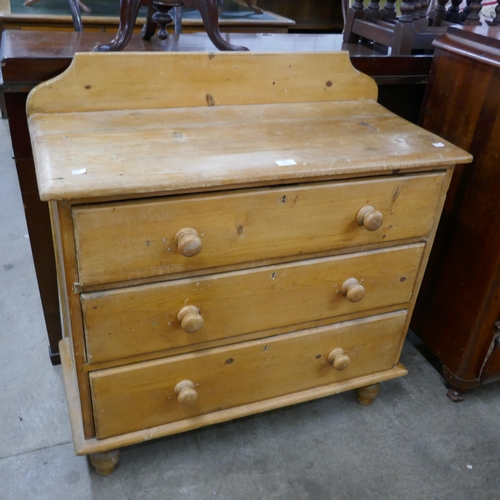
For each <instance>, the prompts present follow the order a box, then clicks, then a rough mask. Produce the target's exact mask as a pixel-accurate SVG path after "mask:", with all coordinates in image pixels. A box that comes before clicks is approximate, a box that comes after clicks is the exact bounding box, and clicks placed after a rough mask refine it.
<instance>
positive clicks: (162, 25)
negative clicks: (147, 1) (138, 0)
mask: <svg viewBox="0 0 500 500" xmlns="http://www.w3.org/2000/svg"><path fill="white" fill-rule="evenodd" d="M151 4H152V6H153V8H154V9H155V10H156V12H155V13H154V14H153V21H154V22H155V23H156V24H157V25H158V38H159V39H160V40H166V39H167V38H168V33H167V25H169V24H170V23H172V21H173V20H174V18H173V17H172V15H171V14H170V10H171V9H173V7H172V6H170V5H165V4H163V3H162V2H156V1H155V0H153V1H152V2H151Z"/></svg>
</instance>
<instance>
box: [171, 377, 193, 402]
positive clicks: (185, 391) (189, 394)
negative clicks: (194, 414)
mask: <svg viewBox="0 0 500 500" xmlns="http://www.w3.org/2000/svg"><path fill="white" fill-rule="evenodd" d="M174 391H175V393H176V394H177V401H179V403H180V404H181V405H183V406H190V405H192V404H193V403H194V402H195V401H196V400H197V399H198V393H197V392H196V389H195V388H194V383H193V382H191V380H182V381H181V382H179V383H178V384H177V385H176V386H175V388H174Z"/></svg>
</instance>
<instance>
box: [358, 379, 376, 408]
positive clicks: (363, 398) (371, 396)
mask: <svg viewBox="0 0 500 500" xmlns="http://www.w3.org/2000/svg"><path fill="white" fill-rule="evenodd" d="M379 391H380V384H378V383H377V384H372V385H367V386H365V387H360V388H358V389H356V397H357V398H358V401H359V402H360V403H361V404H362V405H365V406H369V405H371V404H372V403H373V402H374V401H375V398H376V397H377V394H378V393H379Z"/></svg>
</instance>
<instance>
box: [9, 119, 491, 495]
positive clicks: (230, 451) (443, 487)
mask: <svg viewBox="0 0 500 500" xmlns="http://www.w3.org/2000/svg"><path fill="white" fill-rule="evenodd" d="M0 159H1V162H0V320H1V323H0V423H1V427H0V429H1V433H0V499H1V500H31V499H50V500H58V499H61V500H79V499H103V500H108V499H113V500H115V499H131V500H136V499H148V500H149V499H151V500H153V499H162V500H165V499H168V500H177V499H192V500H203V499H212V498H218V499H228V500H236V499H251V500H253V499H285V498H286V499H287V500H307V499H314V500H323V499H359V500H365V499H372V498H373V499H393V498H394V499H396V498H397V499H400V500H407V499H415V500H425V499H450V500H461V499H464V500H475V499H481V500H482V499H485V500H486V499H492V500H496V499H498V498H500V432H499V428H500V425H499V424H500V384H492V385H489V386H486V387H482V388H478V389H476V390H475V391H473V392H471V393H470V394H469V395H468V396H467V399H466V401H465V402H463V403H461V404H453V403H451V402H449V401H448V399H447V398H446V396H445V393H446V390H445V387H444V384H443V380H442V379H441V377H440V376H439V374H438V373H437V372H436V371H435V370H434V369H433V368H432V367H431V366H430V365H429V364H428V363H427V362H426V361H425V359H424V358H422V357H421V355H420V354H419V353H418V351H417V350H416V349H415V348H414V347H413V346H411V344H409V343H407V344H406V345H405V349H404V352H403V357H402V362H403V364H405V365H406V366H407V367H408V369H409V375H408V376H407V377H404V378H402V379H397V380H393V381H388V382H385V383H384V384H382V390H381V393H380V396H379V397H378V399H377V400H376V401H375V403H374V404H373V406H371V407H362V406H361V405H359V404H358V403H357V402H356V400H355V397H354V394H353V393H344V394H340V395H337V396H333V397H328V398H325V399H322V400H319V401H314V402H310V403H305V404H302V405H298V406H295V407H292V408H286V409H283V410H278V411H273V412H270V413H267V414H262V415H256V416H253V417H249V418H245V419H241V420H237V421H233V422H230V423H227V424H221V425H218V426H214V427H210V428H205V429H201V430H198V431H193V432H189V433H186V434H183V435H179V436H174V437H170V438H165V439H161V440H158V441H155V442H150V443H145V444H142V445H138V446H132V447H130V448H128V449H124V450H123V451H122V458H121V462H120V464H119V466H118V468H117V470H116V472H115V473H114V474H113V475H112V476H110V477H108V478H102V477H99V476H97V475H96V474H95V472H94V471H93V470H92V469H91V468H90V467H89V465H88V463H87V460H86V458H84V457H76V456H75V455H74V453H73V447H72V444H71V433H70V428H69V424H68V416H67V410H66V403H65V398H64V389H63V384H62V375H61V369H60V367H55V368H54V367H52V366H51V364H50V361H49V357H48V349H47V340H46V333H45V326H44V323H43V317H42V311H41V305H40V300H39V296H38V289H37V286H36V280H35V275H34V269H33V263H32V259H31V253H30V247H29V240H28V239H27V229H26V225H25V221H24V214H23V209H22V202H21V198H20V193H19V187H18V183H17V177H16V171H15V167H14V164H13V162H12V160H11V159H10V142H9V136H8V130H7V124H6V121H5V120H4V121H1V122H0Z"/></svg>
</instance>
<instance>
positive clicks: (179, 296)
mask: <svg viewBox="0 0 500 500" xmlns="http://www.w3.org/2000/svg"><path fill="white" fill-rule="evenodd" d="M423 249H424V244H423V243H418V244H412V245H404V246H400V247H396V248H390V249H383V250H376V251H371V252H359V253H355V254H349V255H342V256H337V257H326V258H321V259H313V260H306V261H300V262H295V263H289V264H281V265H276V266H267V267H263V268H259V269H252V270H245V271H236V272H230V273H221V274H217V275H213V276H206V277H198V278H188V279H183V280H177V281H169V282H164V283H155V284H151V285H142V286H135V287H129V288H123V289H119V290H113V291H108V292H93V293H83V294H82V295H81V302H82V309H83V318H84V325H85V336H86V347H87V360H88V362H89V363H97V362H102V361H109V360H113V359H121V358H125V357H129V356H134V355H140V354H145V353H152V352H156V351H163V350H168V349H172V348H176V347H183V346H189V345H194V344H201V343H206V342H209V341H214V340H218V339H224V338H228V337H235V336H238V335H243V334H249V333H253V332H261V331H268V330H272V329H277V328H285V329H287V328H288V329H289V330H290V329H292V327H294V326H296V325H301V324H306V323H312V322H314V321H319V320H325V319H329V318H335V317H337V316H341V315H346V314H352V313H358V312H359V313H362V312H364V311H368V310H372V309H376V308H380V307H386V306H392V305H396V304H404V303H406V302H408V301H410V299H411V296H412V293H413V288H414V284H415V280H416V276H417V273H418V270H419V266H420V261H421V257H422V252H423ZM355 280H356V281H357V282H358V284H356V282H355ZM347 285H350V286H347ZM342 288H344V292H346V289H347V295H346V294H344V293H343V291H342ZM187 306H192V307H191V308H190V309H186V307H187ZM183 309H184V312H185V314H184V316H183V315H182V312H181V311H182V310H183ZM179 312H181V314H180V315H179ZM186 315H187V316H186ZM189 330H191V332H190V331H189ZM193 330H194V331H193Z"/></svg>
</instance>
